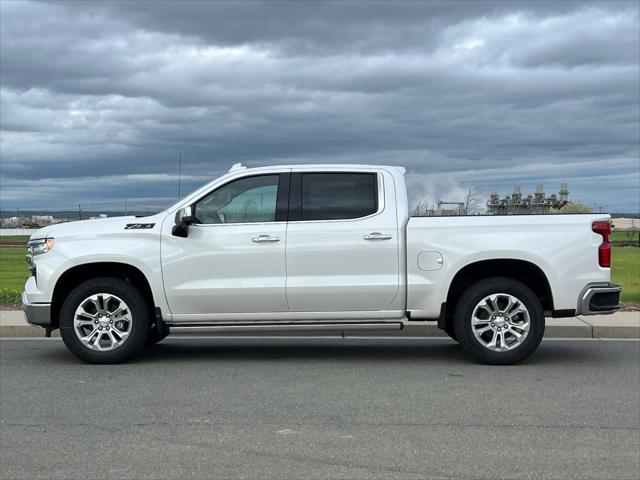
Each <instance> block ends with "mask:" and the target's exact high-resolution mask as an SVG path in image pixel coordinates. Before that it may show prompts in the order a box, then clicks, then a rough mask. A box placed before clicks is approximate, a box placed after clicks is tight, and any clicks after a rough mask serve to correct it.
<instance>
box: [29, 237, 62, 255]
mask: <svg viewBox="0 0 640 480" xmlns="http://www.w3.org/2000/svg"><path fill="white" fill-rule="evenodd" d="M54 243H55V239H53V238H38V239H36V240H30V241H29V242H28V243H27V245H28V246H29V253H31V255H33V256H35V255H40V254H41V253H47V252H48V251H49V250H51V249H52V248H53V244H54Z"/></svg>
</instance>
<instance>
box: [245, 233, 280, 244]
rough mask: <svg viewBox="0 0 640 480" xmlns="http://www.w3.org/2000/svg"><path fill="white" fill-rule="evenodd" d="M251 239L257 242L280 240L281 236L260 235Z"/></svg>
mask: <svg viewBox="0 0 640 480" xmlns="http://www.w3.org/2000/svg"><path fill="white" fill-rule="evenodd" d="M251 240H252V241H253V242H256V243H262V242H279V241H280V237H272V236H271V235H258V236H257V237H253V238H252V239H251Z"/></svg>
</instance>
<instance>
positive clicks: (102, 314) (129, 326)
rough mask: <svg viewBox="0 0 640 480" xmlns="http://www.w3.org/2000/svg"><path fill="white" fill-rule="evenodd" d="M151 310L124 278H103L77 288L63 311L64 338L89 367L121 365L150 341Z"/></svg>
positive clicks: (65, 303) (62, 334) (88, 281)
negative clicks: (103, 364)
mask: <svg viewBox="0 0 640 480" xmlns="http://www.w3.org/2000/svg"><path fill="white" fill-rule="evenodd" d="M150 318H151V315H150V306H149V305H148V303H147V301H146V300H145V298H144V296H143V295H142V293H140V291H139V290H138V289H137V288H136V287H135V286H133V285H131V283H129V282H127V281H125V280H122V279H120V278H113V277H99V278H93V279H91V280H87V281H86V282H84V283H82V284H80V285H78V286H77V287H76V288H74V289H73V290H72V291H71V293H70V294H69V296H68V297H67V298H66V300H65V301H64V303H63V305H62V308H61V310H60V336H61V337H62V340H63V341H64V343H65V345H66V346H67V348H68V349H69V350H71V352H72V353H73V354H74V355H75V356H76V357H78V358H80V359H81V360H84V361H85V362H88V363H120V362H124V361H126V360H129V359H130V358H131V357H133V356H134V355H135V354H137V353H138V352H139V351H140V349H141V348H142V346H143V345H144V344H145V342H146V341H147V337H148V335H149V324H150Z"/></svg>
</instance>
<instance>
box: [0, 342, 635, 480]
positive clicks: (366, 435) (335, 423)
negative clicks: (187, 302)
mask: <svg viewBox="0 0 640 480" xmlns="http://www.w3.org/2000/svg"><path fill="white" fill-rule="evenodd" d="M0 380H1V381H0V421H1V424H0V447H1V450H0V478H2V479H3V480H4V479H11V478H30V479H31V478H136V479H139V478H180V479H182V478H250V479H251V478H259V479H278V480H280V479H302V478H304V479H308V478H366V479H371V478H509V479H512V478H553V479H564V478H575V479H589V478H597V479H604V478H615V479H623V478H634V479H637V478H638V477H639V475H640V398H639V397H640V342H637V341H602V340H595V341H545V342H543V344H542V345H541V347H540V350H539V351H538V352H537V353H536V354H535V356H534V357H532V358H531V359H530V360H529V361H528V362H526V363H525V364H522V365H519V366H515V367H489V366H481V365H476V364H473V363H471V362H469V361H468V360H467V359H466V358H464V356H463V355H462V352H461V349H460V347H459V346H458V345H456V344H454V343H452V342H451V341H449V340H399V339H398V340H386V339H384V340H381V339H378V340H367V339H350V340H341V339H267V338H260V339H206V338H197V339H167V340H165V341H164V342H163V343H161V344H159V345H157V346H156V347H153V348H151V349H149V350H148V351H147V352H146V353H145V354H144V355H143V356H142V357H141V358H140V359H138V360H137V361H135V362H133V363H130V364H126V365H119V366H118V365H112V366H91V365H84V364H81V363H79V362H78V361H76V360H75V358H74V357H72V356H71V355H70V354H69V353H68V352H67V351H66V349H65V348H64V345H63V344H62V342H60V341H59V340H2V341H0Z"/></svg>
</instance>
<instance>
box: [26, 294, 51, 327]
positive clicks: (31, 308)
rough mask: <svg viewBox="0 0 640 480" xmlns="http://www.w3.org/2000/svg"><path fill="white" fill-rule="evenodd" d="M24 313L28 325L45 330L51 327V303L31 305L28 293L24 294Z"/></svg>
mask: <svg viewBox="0 0 640 480" xmlns="http://www.w3.org/2000/svg"><path fill="white" fill-rule="evenodd" d="M22 311H23V312H24V316H25V318H26V319H27V322H28V323H30V324H32V325H38V326H39V327H44V328H48V327H50V326H51V304H50V303H29V300H28V299H27V294H26V292H22Z"/></svg>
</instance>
